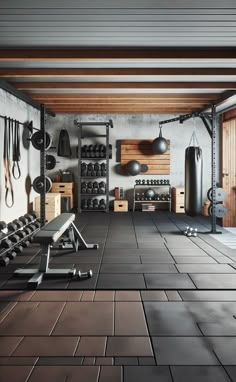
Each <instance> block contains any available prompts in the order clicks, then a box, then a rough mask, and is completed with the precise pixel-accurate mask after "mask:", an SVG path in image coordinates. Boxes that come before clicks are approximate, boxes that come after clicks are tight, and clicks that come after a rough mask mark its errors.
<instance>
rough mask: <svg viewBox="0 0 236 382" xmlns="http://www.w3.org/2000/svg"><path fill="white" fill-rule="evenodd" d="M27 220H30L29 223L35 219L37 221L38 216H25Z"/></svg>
mask: <svg viewBox="0 0 236 382" xmlns="http://www.w3.org/2000/svg"><path fill="white" fill-rule="evenodd" d="M24 216H25V217H26V218H27V219H29V221H31V222H32V221H33V220H34V219H36V218H37V215H36V214H33V213H32V214H25V215H24Z"/></svg>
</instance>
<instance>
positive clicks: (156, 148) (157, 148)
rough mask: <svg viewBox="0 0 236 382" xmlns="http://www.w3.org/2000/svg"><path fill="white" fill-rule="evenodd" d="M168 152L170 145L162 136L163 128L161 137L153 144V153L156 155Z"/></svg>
mask: <svg viewBox="0 0 236 382" xmlns="http://www.w3.org/2000/svg"><path fill="white" fill-rule="evenodd" d="M167 150H168V143H167V141H166V139H165V138H163V136H162V131H161V126H160V133H159V137H157V138H156V139H154V141H153V142H152V151H153V153H154V154H164V153H165V152H166V151H167Z"/></svg>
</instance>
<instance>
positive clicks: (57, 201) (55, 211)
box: [34, 192, 61, 222]
mask: <svg viewBox="0 0 236 382" xmlns="http://www.w3.org/2000/svg"><path fill="white" fill-rule="evenodd" d="M34 209H35V212H36V213H37V215H38V216H39V215H40V196H37V197H36V198H35V199H34ZM45 212H46V220H47V221H48V222H49V221H50V220H52V219H54V218H55V217H56V216H58V215H60V214H61V194H60V193H51V192H50V193H48V194H46V203H45Z"/></svg>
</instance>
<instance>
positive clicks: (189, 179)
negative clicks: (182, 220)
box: [185, 146, 203, 216]
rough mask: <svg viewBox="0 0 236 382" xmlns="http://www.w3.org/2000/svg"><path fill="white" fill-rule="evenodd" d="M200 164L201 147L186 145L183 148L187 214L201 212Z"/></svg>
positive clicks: (201, 162) (201, 163) (198, 213)
mask: <svg viewBox="0 0 236 382" xmlns="http://www.w3.org/2000/svg"><path fill="white" fill-rule="evenodd" d="M202 165H203V159H202V150H201V148H200V147H198V146H189V147H187V148H186V150H185V212H186V214H187V215H189V216H197V215H200V214H201V209H202Z"/></svg>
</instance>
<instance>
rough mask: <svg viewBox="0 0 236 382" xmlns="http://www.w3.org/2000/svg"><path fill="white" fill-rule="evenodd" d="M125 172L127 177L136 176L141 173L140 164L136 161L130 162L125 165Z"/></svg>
mask: <svg viewBox="0 0 236 382" xmlns="http://www.w3.org/2000/svg"><path fill="white" fill-rule="evenodd" d="M126 171H127V173H128V174H129V175H133V176H134V175H138V174H139V173H140V171H141V164H140V163H139V162H138V161H137V160H131V161H129V162H128V163H127V165H126Z"/></svg>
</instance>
